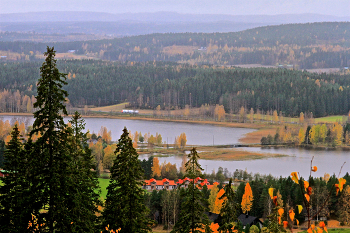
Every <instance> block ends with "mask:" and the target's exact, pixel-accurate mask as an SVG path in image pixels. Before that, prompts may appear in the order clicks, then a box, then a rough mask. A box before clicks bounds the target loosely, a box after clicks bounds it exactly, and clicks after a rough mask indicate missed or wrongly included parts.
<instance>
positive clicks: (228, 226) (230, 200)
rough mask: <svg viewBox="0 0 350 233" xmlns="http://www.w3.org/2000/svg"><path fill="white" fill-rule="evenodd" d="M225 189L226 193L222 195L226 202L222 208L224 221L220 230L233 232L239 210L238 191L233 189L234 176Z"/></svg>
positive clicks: (221, 213) (221, 212)
mask: <svg viewBox="0 0 350 233" xmlns="http://www.w3.org/2000/svg"><path fill="white" fill-rule="evenodd" d="M224 190H225V193H224V194H223V195H222V196H221V197H220V199H221V200H224V203H223V205H222V208H221V210H220V215H221V218H222V221H221V223H220V227H219V229H218V230H219V232H225V233H226V232H228V233H233V232H234V230H233V227H234V222H236V220H237V210H238V207H239V206H238V204H237V203H236V202H235V199H236V193H235V191H234V190H233V189H232V178H231V179H230V182H229V183H228V184H227V185H225V188H224Z"/></svg>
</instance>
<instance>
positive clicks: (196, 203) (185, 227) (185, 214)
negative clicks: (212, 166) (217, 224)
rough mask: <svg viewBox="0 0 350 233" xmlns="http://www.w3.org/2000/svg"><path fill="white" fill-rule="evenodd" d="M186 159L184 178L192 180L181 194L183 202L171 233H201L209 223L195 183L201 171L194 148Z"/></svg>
mask: <svg viewBox="0 0 350 233" xmlns="http://www.w3.org/2000/svg"><path fill="white" fill-rule="evenodd" d="M188 158H189V160H188V162H187V163H186V175H185V176H186V177H189V178H190V179H192V180H191V183H190V184H189V186H188V188H187V189H186V191H185V192H184V194H183V198H184V201H183V202H182V204H181V213H180V215H179V216H180V217H179V220H178V221H177V222H176V224H175V226H174V229H173V231H172V232H179V233H188V232H191V233H199V232H203V230H204V229H205V228H204V227H205V225H208V223H209V220H208V217H207V216H206V215H205V213H204V212H205V211H207V209H206V207H205V203H206V200H205V199H204V198H203V193H202V192H201V191H200V190H199V188H198V185H197V184H196V183H195V179H196V178H197V177H199V176H200V175H201V171H203V169H202V167H201V166H200V164H199V163H198V159H199V156H198V153H197V151H196V148H193V149H192V150H191V153H190V154H189V155H188Z"/></svg>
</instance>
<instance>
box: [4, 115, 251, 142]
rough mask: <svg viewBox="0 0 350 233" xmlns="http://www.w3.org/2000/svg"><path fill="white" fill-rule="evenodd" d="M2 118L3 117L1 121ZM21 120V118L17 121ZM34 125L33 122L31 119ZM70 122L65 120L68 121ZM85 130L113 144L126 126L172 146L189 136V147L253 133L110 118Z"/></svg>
mask: <svg viewBox="0 0 350 233" xmlns="http://www.w3.org/2000/svg"><path fill="white" fill-rule="evenodd" d="M0 118H1V117H0ZM2 118H3V120H10V121H11V120H12V122H14V121H15V120H14V116H4V117H2ZM17 118H18V119H19V120H21V119H20V117H17ZM28 119H29V121H30V122H33V118H28ZM68 119H69V118H66V119H65V120H66V121H67V120H68ZM85 122H86V125H85V128H86V129H88V130H90V132H91V133H92V132H94V133H96V134H98V132H99V130H100V129H101V126H104V127H107V129H108V130H111V132H112V140H113V141H117V140H118V139H119V138H120V135H121V134H122V130H123V128H124V126H126V127H127V129H128V130H131V132H132V133H134V132H135V131H138V132H140V131H141V133H142V134H143V135H144V134H145V133H148V132H149V133H150V134H153V135H156V133H158V134H161V135H162V138H163V142H164V141H165V142H166V141H168V143H170V144H172V143H174V141H175V137H178V136H179V135H180V134H181V133H186V137H187V144H188V145H213V143H214V144H215V145H228V144H237V143H238V139H239V138H241V137H242V136H243V135H244V134H246V133H249V132H253V131H254V130H253V129H244V128H227V127H219V126H213V125H201V124H188V123H177V122H157V121H141V120H124V119H107V118H86V119H85Z"/></svg>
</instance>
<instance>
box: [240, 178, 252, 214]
mask: <svg viewBox="0 0 350 233" xmlns="http://www.w3.org/2000/svg"><path fill="white" fill-rule="evenodd" d="M241 206H242V212H243V213H244V214H248V212H249V211H250V210H251V208H252V206H253V192H252V188H251V187H250V185H249V183H247V184H246V186H245V191H244V194H243V197H242V203H241Z"/></svg>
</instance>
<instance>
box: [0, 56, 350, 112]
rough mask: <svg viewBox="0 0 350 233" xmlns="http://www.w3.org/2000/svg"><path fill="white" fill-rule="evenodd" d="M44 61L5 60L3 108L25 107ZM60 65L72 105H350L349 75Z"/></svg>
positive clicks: (317, 108) (338, 108)
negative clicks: (125, 103) (11, 61)
mask: <svg viewBox="0 0 350 233" xmlns="http://www.w3.org/2000/svg"><path fill="white" fill-rule="evenodd" d="M40 65H41V63H40V62H22V63H7V64H5V63H0V77H1V78H0V89H1V90H2V92H1V93H0V96H1V98H0V111H5V110H8V111H9V109H12V111H26V110H25V109H26V106H27V103H26V102H24V101H25V99H26V100H28V98H27V97H28V96H29V97H31V95H35V93H36V90H35V83H36V81H37V79H38V77H39V67H40ZM58 68H59V70H60V71H61V72H65V73H67V74H68V80H67V81H68V85H67V86H65V89H66V90H67V91H68V93H69V97H68V98H69V100H70V103H71V104H72V105H73V106H84V105H95V106H101V105H110V104H116V103H120V102H124V101H129V102H131V104H132V105H133V106H134V107H139V108H151V109H154V108H156V107H157V106H158V105H160V107H161V108H163V109H175V108H184V107H185V105H189V106H190V107H200V106H201V105H204V104H210V105H215V104H223V105H224V107H225V110H226V112H233V113H237V112H238V111H239V109H240V107H241V106H244V107H245V108H246V109H250V108H253V109H254V110H255V111H256V110H258V109H259V110H260V111H263V112H267V111H271V110H277V111H278V112H282V113H283V114H284V115H285V116H297V115H299V114H300V112H304V113H308V112H312V113H313V115H314V116H317V117H318V116H324V115H333V114H347V113H348V111H349V109H350V101H349V100H350V88H349V86H350V75H327V74H322V75H317V74H313V73H308V72H302V71H295V70H288V69H272V68H271V69H265V68H257V69H243V68H234V67H231V68H219V67H208V66H200V67H199V66H190V65H185V64H182V65H181V64H174V63H159V62H155V63H154V62H150V63H148V64H139V63H131V62H128V64H126V63H124V64H120V63H116V62H105V61H94V60H71V61H59V62H58ZM17 90H18V91H17ZM16 91H17V92H16ZM25 96H27V97H26V98H24V97H25ZM32 101H33V100H32ZM21 106H24V107H21ZM6 108H7V109H6Z"/></svg>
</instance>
